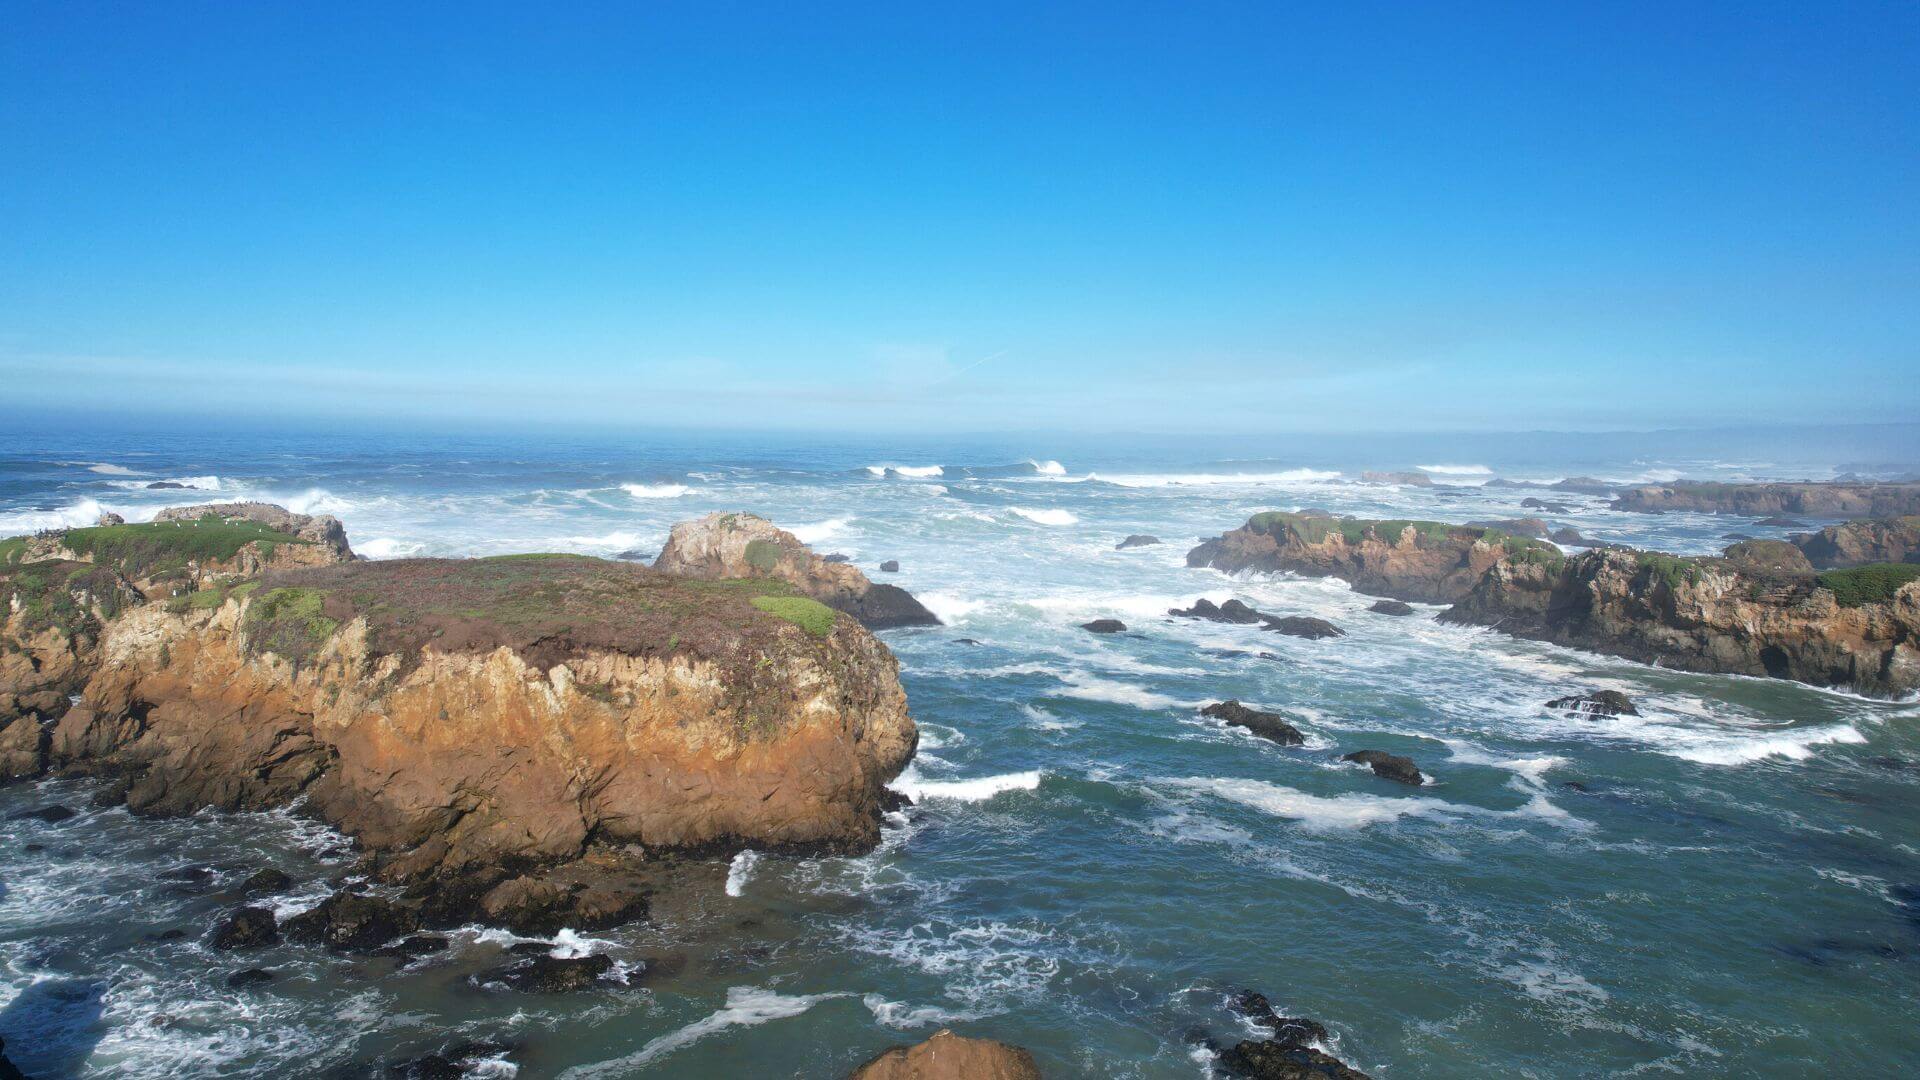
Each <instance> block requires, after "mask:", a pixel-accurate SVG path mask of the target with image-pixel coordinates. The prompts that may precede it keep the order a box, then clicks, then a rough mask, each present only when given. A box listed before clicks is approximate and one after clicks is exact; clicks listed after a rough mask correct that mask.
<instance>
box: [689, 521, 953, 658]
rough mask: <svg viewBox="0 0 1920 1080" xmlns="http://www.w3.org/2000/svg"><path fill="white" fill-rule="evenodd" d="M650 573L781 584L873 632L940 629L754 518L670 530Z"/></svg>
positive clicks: (882, 589)
mask: <svg viewBox="0 0 1920 1080" xmlns="http://www.w3.org/2000/svg"><path fill="white" fill-rule="evenodd" d="M653 568H654V569H655V570H659V571H661V572H662V573H667V574H674V575H677V576H680V577H692V578H704V579H707V580H710V581H711V580H721V579H727V578H772V579H774V580H777V581H784V582H786V583H788V584H789V585H792V586H793V587H794V588H795V589H797V590H799V592H800V593H801V594H802V595H805V596H810V597H812V598H813V599H815V600H818V601H820V602H821V603H823V604H825V605H827V606H828V607H830V608H833V609H834V610H836V611H844V612H846V613H847V614H849V615H851V616H853V617H854V618H856V619H858V620H860V623H861V624H862V625H864V626H866V627H867V628H868V629H872V630H882V629H887V628H889V627H895V626H938V625H939V623H940V620H939V619H938V618H936V617H934V614H933V612H931V611H928V610H927V609H926V608H925V607H924V606H922V605H921V603H920V602H919V601H918V600H915V599H914V598H913V597H912V596H911V595H909V594H908V593H907V591H906V590H904V589H901V588H899V587H897V586H893V585H876V584H874V583H873V582H871V581H868V580H867V576H866V575H865V574H863V573H861V572H860V571H859V570H858V569H857V568H855V567H853V566H850V565H848V564H846V563H830V562H828V561H827V560H825V559H823V558H821V557H820V556H818V555H815V554H814V553H813V552H812V551H810V550H808V548H807V545H805V544H803V543H801V542H800V540H799V538H798V537H796V536H794V535H793V534H792V533H790V532H787V531H786V530H784V529H781V528H778V527H776V526H775V525H774V524H773V523H772V522H771V521H768V520H767V519H765V518H763V517H756V516H755V515H753V514H708V515H707V516H706V517H703V518H701V519H700V520H698V521H683V522H681V523H680V524H678V525H675V526H674V527H673V532H672V534H671V535H670V536H669V537H668V538H667V546H666V547H665V548H663V549H661V551H660V557H659V558H658V559H656V560H655V561H654V564H653Z"/></svg>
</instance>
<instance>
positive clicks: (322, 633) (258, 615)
mask: <svg viewBox="0 0 1920 1080" xmlns="http://www.w3.org/2000/svg"><path fill="white" fill-rule="evenodd" d="M339 628H340V621H339V620H338V619H335V618H332V617H330V616H329V615H327V613H326V594H325V593H324V592H322V591H321V590H319V589H302V588H290V589H288V588H283V589H268V590H267V591H266V592H263V593H261V594H260V595H259V596H258V597H256V598H255V599H254V601H253V603H252V604H251V605H249V606H248V608H247V640H248V641H249V642H250V643H251V644H252V646H253V648H254V650H255V651H257V652H271V653H278V654H279V655H281V656H284V657H287V658H288V659H291V660H304V659H306V658H307V657H310V656H312V655H313V654H314V653H315V652H317V651H318V650H319V648H320V646H321V645H323V644H325V643H326V640H327V639H328V638H330V637H332V636H333V632H334V631H335V630H338V629H339Z"/></svg>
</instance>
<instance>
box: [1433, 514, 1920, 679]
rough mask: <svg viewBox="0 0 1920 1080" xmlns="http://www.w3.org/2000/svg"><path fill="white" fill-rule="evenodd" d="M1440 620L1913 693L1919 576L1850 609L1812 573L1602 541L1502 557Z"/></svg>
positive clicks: (1709, 665)
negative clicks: (1546, 557)
mask: <svg viewBox="0 0 1920 1080" xmlns="http://www.w3.org/2000/svg"><path fill="white" fill-rule="evenodd" d="M1440 618H1441V619H1442V620H1443V621H1447V622H1456V623H1469V624H1474V625H1480V626H1496V627H1498V628H1499V629H1500V630H1502V631H1503V632H1506V633H1509V634H1514V635H1516V636H1519V637H1525V638H1533V639H1535V640H1540V641H1551V642H1555V643H1557V644H1561V645H1568V646H1572V647H1574V648H1580V649H1587V650H1590V651H1592V652H1599V653H1605V654H1608V655H1610V656H1623V657H1626V658H1628V659H1631V660H1638V661H1640V662H1642V663H1658V664H1660V665H1661V666H1663V667H1675V668H1681V669H1683V670H1687V671H1711V672H1724V673H1732V674H1740V675H1758V676H1773V677H1775V678H1782V679H1794V680H1797V681H1799V682H1805V683H1811V684H1813V685H1815V686H1851V687H1853V688H1854V689H1855V690H1856V691H1858V692H1860V693H1863V694H1872V695H1877V696H1893V697H1897V696H1900V695H1902V694H1906V693H1909V692H1911V691H1913V690H1915V689H1916V688H1920V583H1908V584H1907V585H1905V586H1902V587H1900V588H1899V589H1898V590H1897V591H1895V592H1893V593H1892V594H1891V595H1890V596H1889V597H1888V598H1887V599H1886V600H1884V601H1880V602H1871V603H1861V604H1858V605H1856V606H1846V605H1843V604H1841V603H1840V602H1839V600H1838V599H1837V598H1836V596H1835V594H1834V593H1833V592H1832V591H1831V590H1829V589H1827V588H1823V587H1820V584H1819V582H1818V581H1817V580H1816V579H1814V578H1812V577H1797V578H1796V577H1771V576H1755V575H1754V574H1752V573H1749V572H1744V571H1742V570H1741V569H1740V568H1739V567H1737V566H1735V565H1734V564H1732V563H1731V562H1728V561H1727V560H1724V559H1682V558H1676V557H1674V556H1667V555H1654V554H1650V553H1646V552H1637V551H1630V550H1627V549H1624V548H1604V549H1597V550H1593V551H1588V552H1584V553H1582V554H1580V555H1576V556H1572V557H1570V558H1567V559H1565V560H1561V561H1558V562H1538V563H1535V562H1523V561H1520V560H1509V561H1505V562H1502V563H1501V564H1499V565H1497V566H1495V567H1493V568H1492V569H1490V570H1489V571H1488V572H1487V573H1486V575H1485V576H1484V577H1483V578H1482V579H1481V581H1480V582H1479V584H1478V585H1476V586H1475V587H1474V589H1473V590H1472V591H1471V592H1470V593H1469V594H1468V595H1467V596H1465V597H1463V598H1462V599H1461V600H1460V601H1459V603H1457V604H1455V605H1454V606H1453V607H1452V608H1450V609H1448V610H1447V611H1445V612H1443V613H1442V614H1441V616H1440Z"/></svg>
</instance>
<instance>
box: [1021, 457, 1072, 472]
mask: <svg viewBox="0 0 1920 1080" xmlns="http://www.w3.org/2000/svg"><path fill="white" fill-rule="evenodd" d="M1027 464H1029V465H1031V466H1033V471H1034V472H1037V473H1039V474H1040V475H1041V476H1065V475H1067V467H1066V466H1065V465H1062V464H1060V463H1059V462H1057V461H1034V460H1032V459H1031V458H1029V459H1028V460H1027Z"/></svg>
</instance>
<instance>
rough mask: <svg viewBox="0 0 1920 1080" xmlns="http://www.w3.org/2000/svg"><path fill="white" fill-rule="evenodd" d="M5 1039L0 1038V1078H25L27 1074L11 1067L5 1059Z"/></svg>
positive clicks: (16, 1079) (21, 1079) (10, 1063)
mask: <svg viewBox="0 0 1920 1080" xmlns="http://www.w3.org/2000/svg"><path fill="white" fill-rule="evenodd" d="M6 1051H7V1040H5V1039H0V1080H27V1074H26V1073H23V1072H21V1071H20V1070H19V1069H16V1068H14V1067H13V1062H11V1061H9V1060H7V1053H6Z"/></svg>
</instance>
